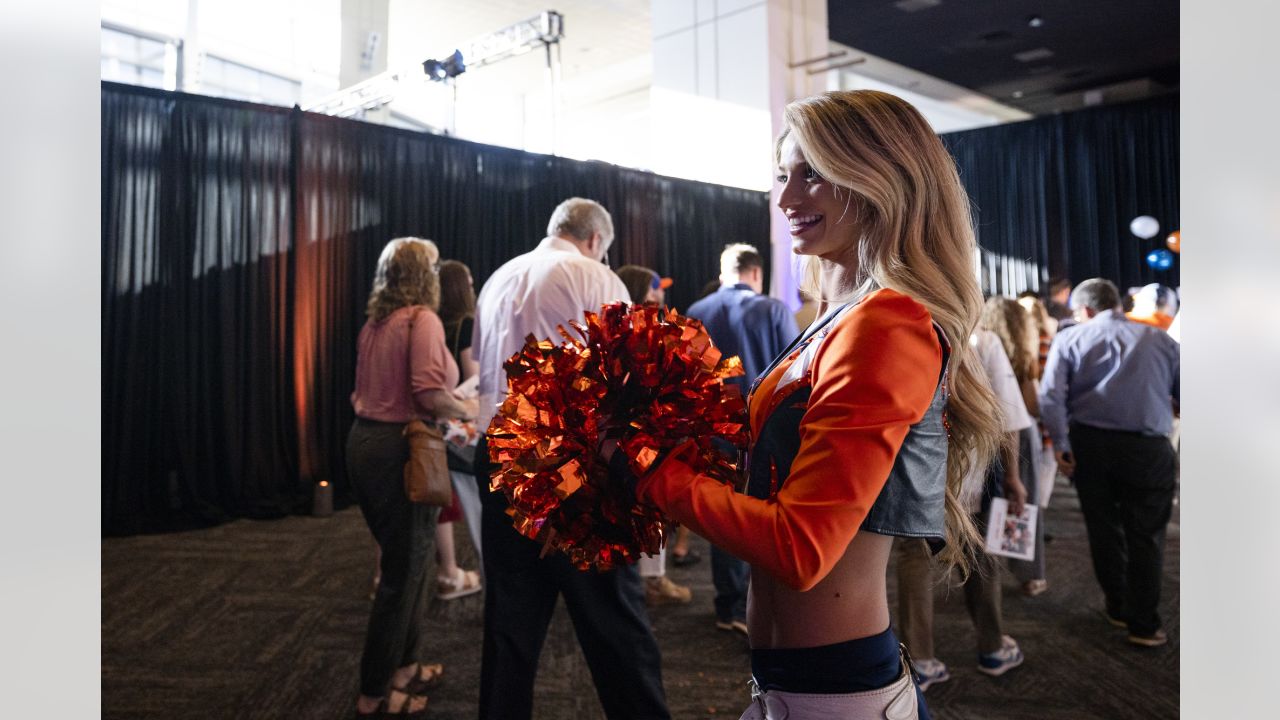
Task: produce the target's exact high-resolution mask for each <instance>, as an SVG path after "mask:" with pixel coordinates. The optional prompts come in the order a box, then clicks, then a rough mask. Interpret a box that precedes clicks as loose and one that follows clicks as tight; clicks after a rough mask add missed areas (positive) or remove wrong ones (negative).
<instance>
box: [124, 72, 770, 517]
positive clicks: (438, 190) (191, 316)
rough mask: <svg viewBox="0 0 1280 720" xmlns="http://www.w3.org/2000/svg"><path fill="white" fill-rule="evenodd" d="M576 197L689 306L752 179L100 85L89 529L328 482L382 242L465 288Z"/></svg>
mask: <svg viewBox="0 0 1280 720" xmlns="http://www.w3.org/2000/svg"><path fill="white" fill-rule="evenodd" d="M573 195H578V196H582V197H589V198H592V199H595V200H598V201H600V202H601V203H602V204H603V205H604V206H605V207H606V208H608V209H609V210H610V212H611V214H612V215H613V219H614V224H615V230H616V235H617V240H616V241H615V243H614V246H613V248H612V250H611V251H610V259H611V261H612V264H613V266H614V267H617V266H620V265H623V264H627V263H635V264H640V265H646V266H648V267H651V268H653V269H655V270H657V271H658V272H659V273H661V274H662V275H665V276H670V277H672V278H674V279H675V286H674V287H673V288H672V289H671V290H670V291H669V292H668V301H669V303H670V304H672V305H673V306H674V307H677V308H686V307H688V305H689V304H690V303H691V302H692V301H693V300H694V299H696V297H697V294H698V291H699V290H700V289H701V287H702V286H703V285H704V284H705V283H706V282H707V281H708V280H711V279H713V278H715V277H716V276H717V275H718V274H719V254H720V250H721V249H722V248H723V246H724V245H725V244H726V243H729V242H749V243H752V244H755V245H756V246H758V247H760V248H761V249H762V251H764V252H763V254H764V256H765V257H766V259H767V258H768V255H769V253H768V252H767V248H768V243H769V205H768V203H769V199H768V195H767V194H766V193H760V192H753V191H748V190H741V189H736V188H728V187H722V186H716V185H708V184H705V183H698V182H692V181H686V180H676V179H672V178H666V177H660V176H655V175H652V174H648V173H643V172H639V171H634V170H628V169H624V168H619V167H616V166H613V165H609V164H606V163H600V162H580V161H574V160H567V159H564V158H557V157H550V156H543V155H534V154H530V153H525V152H520V151H516V150H509V149H504V148H497V147H492V146H487V145H479V144H476V143H469V142H465V141H460V140H456V139H452V138H445V137H438V136H434V135H426V134H421V133H414V132H408V131H402V130H397V129H393V128H386V127H382V126H378V125H370V124H366V123H360V122H354V121H349V120H340V119H336V118H331V117H326V116H320V115H313V114H309V113H302V112H300V111H297V110H293V111H289V110H282V109H279V108H271V107H266V106H261V105H253V104H248V103H239V102H233V101H226V100H220V99H215V98H205V97H200V96H195V95H186V94H183V93H167V92H159V91H154V90H147V89H144V88H137V87H133V86H128V85H119V84H115V83H103V85H102V309H103V318H102V330H103V363H102V372H103V376H102V386H103V393H104V403H103V413H102V414H103V417H102V420H103V446H104V453H103V468H102V507H103V518H102V520H103V522H102V526H103V532H104V533H105V534H112V535H118V534H129V533H137V532H152V531H164V530H171V529H176V528H182V527H191V526H194V525H199V524H208V523H216V522H222V521H225V520H228V519H231V518H236V517H255V518H268V517H278V516H281V515H283V514H286V513H291V512H306V511H308V510H309V508H310V501H311V493H312V488H313V487H314V483H315V482H317V481H319V480H329V481H331V482H332V483H333V484H334V486H335V489H336V491H337V496H338V501H339V505H340V506H341V505H342V504H343V503H344V501H345V499H346V477H345V473H344V459H343V445H344V442H345V439H346V432H347V429H348V428H349V426H350V423H351V418H352V414H351V406H350V402H349V400H348V398H349V396H350V393H351V387H352V384H353V382H354V373H355V340H356V335H357V334H358V333H359V330H360V327H361V325H362V324H363V322H364V304H365V300H366V298H367V296H368V293H369V289H370V287H371V286H372V282H373V270H374V265H375V263H376V261H377V258H378V254H379V253H380V252H381V250H382V247H383V245H384V244H385V243H386V242H387V241H388V240H390V239H391V238H394V237H400V236H404V235H416V236H419V237H425V238H430V239H432V240H434V241H435V242H436V243H437V244H438V245H439V246H440V250H441V254H442V255H443V256H444V257H446V258H453V259H457V260H461V261H462V262H465V263H467V264H468V265H469V266H470V267H471V269H472V273H473V275H474V277H475V278H476V282H477V285H479V284H480V283H482V282H483V280H484V278H486V277H488V275H489V274H490V273H491V272H492V271H493V270H494V269H496V268H497V267H498V266H499V265H500V264H502V263H503V262H505V261H506V260H508V259H510V258H511V257H513V256H515V255H517V254H520V253H522V252H526V251H528V250H530V249H532V248H533V246H534V245H536V244H537V243H538V242H539V241H540V240H541V239H542V237H543V235H544V234H545V231H546V224H547V220H548V219H549V217H550V215H551V211H552V210H553V209H554V208H555V206H556V205H557V204H558V203H559V202H560V201H561V200H563V199H565V198H567V197H570V196H573Z"/></svg>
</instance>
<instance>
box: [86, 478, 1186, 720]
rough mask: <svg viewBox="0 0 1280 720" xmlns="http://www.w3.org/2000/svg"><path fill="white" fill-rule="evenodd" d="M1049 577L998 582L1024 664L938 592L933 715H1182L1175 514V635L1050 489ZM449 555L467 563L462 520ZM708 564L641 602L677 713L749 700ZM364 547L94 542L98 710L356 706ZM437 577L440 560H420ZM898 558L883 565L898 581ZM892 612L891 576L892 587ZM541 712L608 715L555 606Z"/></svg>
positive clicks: (469, 674) (243, 525)
mask: <svg viewBox="0 0 1280 720" xmlns="http://www.w3.org/2000/svg"><path fill="white" fill-rule="evenodd" d="M1047 522H1048V525H1047V527H1048V529H1049V532H1050V533H1051V534H1052V536H1053V540H1052V542H1050V543H1049V545H1048V546H1047V553H1046V554H1047V562H1048V579H1049V583H1050V589H1049V591H1048V592H1047V593H1045V594H1044V595H1041V596H1039V597H1036V598H1025V597H1023V596H1022V595H1021V594H1019V592H1018V587H1017V585H1016V584H1015V582H1014V581H1013V580H1012V579H1011V578H1009V577H1008V575H1007V574H1006V577H1005V601H1004V616H1005V624H1006V628H1005V632H1006V633H1008V634H1010V635H1012V636H1014V637H1015V638H1017V639H1018V642H1019V643H1020V644H1021V646H1022V648H1023V650H1024V652H1025V653H1026V657H1027V659H1026V662H1025V664H1024V665H1023V666H1022V667H1020V668H1018V669H1016V670H1014V671H1011V672H1009V673H1008V674H1006V675H1004V676H1002V677H1000V678H989V677H986V676H984V675H981V674H979V673H978V672H977V670H976V669H975V668H976V654H975V653H976V649H975V648H974V639H973V629H972V625H971V624H970V622H969V619H968V616H967V614H966V612H965V608H964V600H963V597H962V593H961V592H959V590H958V589H957V590H953V591H950V592H948V591H947V589H946V588H939V591H938V600H937V619H936V627H937V630H936V634H937V637H936V645H937V653H938V656H939V658H940V659H941V660H943V661H944V662H946V663H947V664H948V665H949V666H950V667H951V673H952V679H951V680H950V681H949V682H946V683H943V684H939V685H935V686H934V687H932V688H930V689H929V691H928V693H926V699H927V700H928V702H929V705H930V708H931V710H932V712H933V714H934V717H936V718H940V719H942V720H948V719H956V720H961V719H963V720H979V719H982V720H1006V719H1008V720H1014V719H1015V718H1016V719H1019V720H1021V719H1024V718H1042V719H1044V720H1057V719H1059V718H1060V719H1063V720H1067V719H1070V720H1091V719H1094V718H1096V719H1098V720H1104V719H1105V720H1123V719H1127V718H1135V719H1136V718H1176V717H1178V701H1179V680H1178V660H1179V649H1178V639H1179V622H1178V607H1179V604H1178V587H1179V586H1178V557H1179V532H1178V524H1177V523H1178V514H1177V511H1176V510H1175V513H1174V520H1173V523H1172V524H1171V525H1170V527H1169V540H1168V543H1167V549H1166V555H1165V573H1164V578H1165V583H1164V590H1163V600H1162V604H1161V613H1162V615H1163V616H1164V618H1165V623H1166V625H1165V629H1166V631H1167V632H1168V633H1169V636H1170V642H1169V644H1168V645H1166V646H1164V647H1161V648H1156V649H1140V648H1137V647H1134V646H1131V645H1129V644H1128V643H1126V642H1125V640H1124V631H1122V630H1117V629H1115V628H1112V627H1111V626H1109V625H1107V624H1106V623H1105V622H1104V621H1103V620H1102V619H1101V616H1100V615H1099V613H1098V610H1099V608H1100V607H1101V602H1102V599H1101V593H1100V592H1099V591H1098V590H1097V586H1096V583H1095V581H1094V579H1093V574H1092V570H1091V568H1090V564H1089V557H1088V543H1087V541H1086V538H1085V534H1084V525H1083V521H1082V519H1081V516H1080V512H1079V505H1078V503H1077V501H1076V498H1075V494H1074V492H1073V491H1072V490H1071V488H1070V487H1069V486H1067V485H1065V484H1059V485H1058V487H1057V489H1056V490H1055V494H1054V498H1053V501H1052V503H1051V506H1050V508H1049V509H1048V512H1047ZM456 536H457V540H458V546H459V557H460V560H461V561H462V563H463V564H464V565H465V566H467V567H474V566H475V555H474V550H473V549H472V548H471V546H470V544H469V541H468V540H467V533H466V532H465V529H464V528H463V527H461V526H458V527H457V532H456ZM693 547H695V548H696V549H698V550H699V551H700V552H701V553H702V557H703V558H704V559H703V561H702V562H700V563H697V564H695V565H693V566H690V567H685V568H676V567H672V568H671V569H670V570H669V571H668V574H669V576H670V577H671V578H672V579H673V580H675V581H676V582H679V583H682V584H687V585H690V586H691V587H692V588H693V591H694V599H693V602H692V603H690V604H689V605H681V606H665V607H660V608H656V609H653V610H651V617H652V621H653V625H654V629H655V633H656V635H657V638H658V642H659V644H660V646H661V648H662V654H663V679H664V682H665V685H666V689H667V694H668V701H669V705H670V707H671V712H672V715H673V717H675V718H677V719H680V720H683V719H685V718H713V719H714V718H737V717H738V714H739V713H740V712H741V711H742V709H743V708H744V707H745V706H746V705H747V703H748V701H749V699H750V695H749V692H748V689H747V679H748V675H749V663H748V654H747V646H746V641H745V639H743V638H742V637H740V636H736V635H732V634H730V633H727V632H724V631H720V630H717V629H715V627H714V625H713V620H714V616H713V614H712V604H711V598H712V594H713V592H712V586H711V570H710V564H709V562H708V560H707V558H709V552H708V548H707V546H706V543H705V542H704V541H702V540H701V539H697V538H695V540H694V544H693ZM373 562H374V545H373V542H372V540H371V538H370V536H369V533H368V531H367V530H366V528H365V526H364V523H363V520H362V519H361V517H360V513H359V510H358V509H355V508H352V509H348V510H344V511H342V512H339V513H337V514H335V515H334V516H332V517H329V518H323V519H321V518H310V517H291V518H287V519H283V520H275V521H269V522H259V521H249V520H242V521H237V522H233V523H229V524H226V525H222V526H219V527H215V528H211V529H206V530H199V531H194V532H186V533H173V534H167V535H150V536H135V537H129V538H110V539H104V540H103V541H102V707H103V717H105V718H120V719H121V720H123V719H126V718H128V719H130V720H147V719H151V718H157V719H158V718H315V719H316V720H329V719H331V718H345V717H350V716H351V715H352V713H354V699H355V693H356V685H357V675H358V667H359V661H360V647H361V643H362V640H363V635H364V629H365V622H366V621H367V618H368V609H369V598H368V594H369V590H370V580H371V574H372V569H373ZM428 572H430V573H431V575H429V577H434V572H435V570H434V567H432V568H429V569H428ZM892 576H893V575H892V570H891V571H890V577H892ZM889 592H890V596H891V597H890V601H891V605H890V607H891V608H893V607H896V605H894V604H893V602H894V601H893V597H892V596H893V593H894V588H893V583H892V581H891V582H890V587H889ZM482 608H483V595H482V594H481V595H473V596H470V597H466V598H461V599H457V600H452V601H440V600H434V599H433V601H432V602H431V603H430V604H429V606H428V608H427V610H426V613H427V618H426V621H427V628H428V634H429V637H430V638H431V640H430V641H429V644H428V647H427V653H428V656H429V657H430V658H431V659H434V660H439V661H442V662H444V663H445V664H446V671H445V672H446V678H445V679H446V682H444V683H443V684H442V685H441V686H440V687H439V688H437V689H436V690H435V691H434V692H433V693H432V695H431V700H430V708H431V713H430V717H433V718H473V717H475V713H476V707H477V702H478V698H477V695H478V684H477V680H476V678H477V677H478V674H479V666H480V640H481V634H482V628H481V616H482ZM535 702H536V710H535V714H534V717H535V718H537V719H539V720H560V719H564V720H570V719H572V720H595V719H596V718H603V713H602V712H601V710H600V704H599V701H598V700H597V699H596V696H595V692H594V689H593V687H592V684H591V679H590V675H589V674H588V672H587V669H586V664H585V662H584V661H583V659H582V653H581V651H580V650H579V649H578V647H577V644H576V642H575V640H574V637H573V630H572V627H571V625H570V624H569V620H568V615H567V614H566V613H565V611H564V607H563V603H561V604H560V606H559V607H558V608H557V611H556V616H555V619H554V620H553V622H552V626H551V630H550V633H549V636H548V639H547V643H546V646H545V648H544V650H543V654H542V659H541V664H540V666H539V674H538V684H537V693H536V699H535Z"/></svg>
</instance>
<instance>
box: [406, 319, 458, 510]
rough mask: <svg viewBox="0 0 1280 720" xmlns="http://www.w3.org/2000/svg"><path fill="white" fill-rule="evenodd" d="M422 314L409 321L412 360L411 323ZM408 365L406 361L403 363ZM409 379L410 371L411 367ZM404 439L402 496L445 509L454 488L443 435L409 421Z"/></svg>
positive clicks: (409, 354)
mask: <svg viewBox="0 0 1280 720" xmlns="http://www.w3.org/2000/svg"><path fill="white" fill-rule="evenodd" d="M419 312H421V311H415V312H414V314H413V318H412V319H410V320H409V341H408V343H406V345H407V347H408V348H409V350H408V352H407V354H408V356H409V357H410V358H412V357H413V352H412V345H413V322H414V320H417V319H418V314H419ZM406 362H407V361H406ZM409 372H410V377H412V376H413V369H412V367H410V371H409ZM404 437H405V439H406V440H408V442H409V460H408V461H407V462H405V464H404V494H405V495H407V496H408V497H409V501H410V502H415V503H422V504H423V505H436V506H439V507H444V506H446V505H448V504H449V503H450V502H451V501H452V500H453V484H452V482H451V481H450V480H449V458H448V455H447V450H446V448H445V440H444V435H443V434H442V433H441V432H440V430H438V429H437V428H436V427H435V426H434V425H428V424H426V423H424V422H422V421H421V420H416V419H415V420H410V421H409V422H408V424H406V425H405V426H404Z"/></svg>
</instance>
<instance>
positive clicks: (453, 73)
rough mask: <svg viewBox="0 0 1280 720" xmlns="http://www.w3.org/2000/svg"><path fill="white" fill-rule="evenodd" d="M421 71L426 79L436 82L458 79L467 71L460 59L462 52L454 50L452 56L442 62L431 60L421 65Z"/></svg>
mask: <svg viewBox="0 0 1280 720" xmlns="http://www.w3.org/2000/svg"><path fill="white" fill-rule="evenodd" d="M422 71H423V72H425V73H426V74H427V77H428V78H430V79H432V80H435V81H437V82H444V81H445V80H448V79H449V78H454V77H458V76H459V75H461V74H462V73H464V72H466V71H467V65H466V63H465V62H464V61H463V59H462V51H461V50H454V51H453V54H452V55H450V56H449V57H447V58H445V59H444V60H436V59H435V58H432V59H430V60H425V61H423V63H422Z"/></svg>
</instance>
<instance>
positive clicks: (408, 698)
mask: <svg viewBox="0 0 1280 720" xmlns="http://www.w3.org/2000/svg"><path fill="white" fill-rule="evenodd" d="M392 693H400V694H401V695H403V696H404V702H402V703H400V708H399V709H398V710H392V709H391V706H390V702H391V694H392ZM419 699H421V700H428V698H427V696H426V695H422V694H420V693H415V692H411V691H410V689H409V686H407V685H406V686H405V687H402V688H389V689H388V691H387V694H386V695H384V696H383V697H382V702H380V703H378V709H377V710H374V711H373V712H371V713H362V712H360V711H359V710H357V711H356V720H391V719H396V718H398V720H425V718H426V717H427V706H428V705H429V704H430V702H425V703H423V705H422V707H421V708H419V709H418V710H410V709H409V708H411V707H413V703H414V701H415V700H419Z"/></svg>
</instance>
